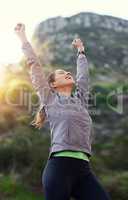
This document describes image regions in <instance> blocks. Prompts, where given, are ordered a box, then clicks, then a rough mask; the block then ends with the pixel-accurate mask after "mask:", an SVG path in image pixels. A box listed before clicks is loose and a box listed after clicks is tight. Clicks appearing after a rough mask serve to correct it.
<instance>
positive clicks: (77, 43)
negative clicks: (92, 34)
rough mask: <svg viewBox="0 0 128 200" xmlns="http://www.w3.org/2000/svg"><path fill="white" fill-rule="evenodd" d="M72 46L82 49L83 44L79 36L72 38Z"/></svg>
mask: <svg viewBox="0 0 128 200" xmlns="http://www.w3.org/2000/svg"><path fill="white" fill-rule="evenodd" d="M72 46H73V47H74V48H77V49H78V50H79V51H84V45H83V42H82V41H81V39H80V38H77V39H74V40H73V42H72Z"/></svg>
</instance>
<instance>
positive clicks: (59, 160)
mask: <svg viewBox="0 0 128 200" xmlns="http://www.w3.org/2000/svg"><path fill="white" fill-rule="evenodd" d="M15 32H16V34H17V35H18V37H19V39H20V40H21V43H22V50H23V52H24V54H25V56H26V58H27V61H28V66H29V67H30V76H31V80H32V84H33V87H34V88H35V90H36V92H37V94H38V96H39V98H40V109H39V111H38V113H37V114H36V117H35V119H34V121H33V123H32V124H33V125H35V127H37V128H41V127H42V126H43V124H44V123H45V122H46V121H48V122H49V123H50V130H51V147H50V151H49V156H48V160H47V163H46V166H45V169H44V171H43V173H42V184H43V191H44V196H45V200H70V197H73V198H74V199H77V200H86V199H87V200H109V199H110V197H109V195H108V194H107V192H106V191H105V190H104V188H103V187H102V185H101V184H100V182H99V181H98V180H97V178H96V177H95V175H94V174H93V172H92V170H91V166H90V162H89V160H90V157H91V154H92V153H91V124H92V120H91V117H90V115H89V113H88V93H89V70H88V62H87V58H86V55H85V49H84V45H83V43H82V41H81V40H80V39H75V40H74V41H73V42H72V45H73V47H75V48H77V50H78V53H77V70H76V71H77V73H76V80H74V78H73V76H72V74H71V73H70V72H68V71H65V70H62V69H57V70H55V71H54V72H52V73H51V74H50V75H49V76H48V78H45V74H44V73H43V69H42V67H41V65H40V62H39V60H38V58H37V56H36V54H35V53H34V51H33V48H32V46H31V45H30V43H29V42H28V40H27V37H26V33H25V26H24V24H17V25H16V27H15ZM65 56H66V55H65ZM74 84H75V86H76V89H75V93H74V94H73V93H72V89H73V86H74Z"/></svg>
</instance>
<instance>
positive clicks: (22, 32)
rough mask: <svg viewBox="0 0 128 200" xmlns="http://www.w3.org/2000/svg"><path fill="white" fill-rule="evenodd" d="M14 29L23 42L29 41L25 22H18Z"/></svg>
mask: <svg viewBox="0 0 128 200" xmlns="http://www.w3.org/2000/svg"><path fill="white" fill-rule="evenodd" d="M14 31H15V33H16V35H17V36H18V37H19V39H20V40H21V42H26V41H27V38H26V33H25V25H24V24H22V23H18V24H17V25H16V27H15V28H14Z"/></svg>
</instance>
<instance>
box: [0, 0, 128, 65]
mask: <svg viewBox="0 0 128 200" xmlns="http://www.w3.org/2000/svg"><path fill="white" fill-rule="evenodd" d="M127 4H128V3H127V0H53V1H52V0H45V1H44V0H11V1H10V0H0V68H2V67H3V65H6V64H8V63H16V62H18V61H19V60H20V59H21V57H22V56H23V54H22V51H21V44H20V41H19V40H18V38H17V36H16V35H15V33H14V27H15V25H16V24H17V23H18V22H23V23H24V24H25V25H26V33H27V36H28V39H29V40H31V37H32V34H33V31H34V28H35V27H36V26H37V25H38V23H40V22H42V21H43V20H46V19H48V18H52V17H55V16H64V17H67V16H71V15H74V14H77V13H79V12H95V13H99V14H104V15H111V16H116V17H120V18H124V19H127V20H128V11H127V8H128V5H127Z"/></svg>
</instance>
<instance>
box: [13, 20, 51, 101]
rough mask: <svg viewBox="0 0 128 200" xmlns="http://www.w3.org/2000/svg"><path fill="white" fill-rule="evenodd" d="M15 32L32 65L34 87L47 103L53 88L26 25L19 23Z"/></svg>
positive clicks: (29, 64) (29, 63)
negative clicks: (30, 40) (46, 76)
mask: <svg viewBox="0 0 128 200" xmlns="http://www.w3.org/2000/svg"><path fill="white" fill-rule="evenodd" d="M15 32H16V34H17V36H18V37H19V39H20V41H21V44H22V50H23V53H24V55H25V57H26V58H27V64H28V66H29V67H30V71H29V74H30V77H31V81H32V84H33V87H34V89H35V90H36V93H37V95H38V96H39V98H40V101H41V103H46V99H47V96H48V95H49V93H50V92H51V89H50V87H49V85H48V82H47V80H46V78H45V74H44V72H43V69H42V67H41V64H40V62H39V59H38V58H37V56H36V54H35V52H34V50H33V48H32V46H31V44H30V43H29V42H28V40H27V37H26V33H25V25H24V24H17V26H16V27H15Z"/></svg>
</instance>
